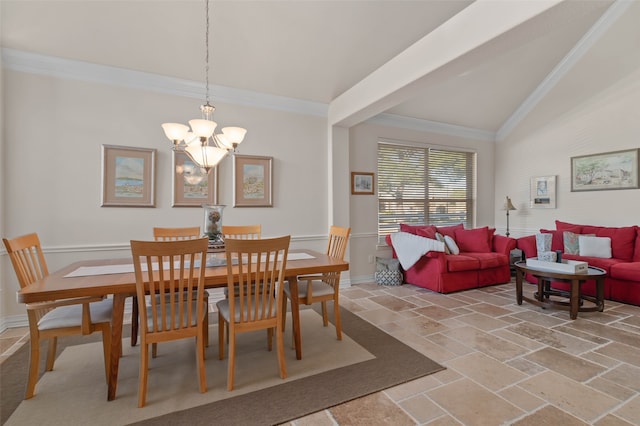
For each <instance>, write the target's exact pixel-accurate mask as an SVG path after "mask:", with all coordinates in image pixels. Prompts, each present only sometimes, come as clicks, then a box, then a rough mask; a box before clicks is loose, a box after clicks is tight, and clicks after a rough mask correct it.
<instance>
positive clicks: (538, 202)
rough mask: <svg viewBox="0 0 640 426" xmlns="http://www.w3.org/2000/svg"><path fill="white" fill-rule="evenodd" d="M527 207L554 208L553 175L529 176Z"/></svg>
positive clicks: (554, 180)
mask: <svg viewBox="0 0 640 426" xmlns="http://www.w3.org/2000/svg"><path fill="white" fill-rule="evenodd" d="M529 207H531V208H532V209H555V208H556V177H555V176H536V177H532V178H531V186H530V189H529Z"/></svg>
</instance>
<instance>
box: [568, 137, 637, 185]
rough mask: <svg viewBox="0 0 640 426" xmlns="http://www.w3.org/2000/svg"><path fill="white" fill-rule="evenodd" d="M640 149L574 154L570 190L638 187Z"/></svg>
mask: <svg viewBox="0 0 640 426" xmlns="http://www.w3.org/2000/svg"><path fill="white" fill-rule="evenodd" d="M638 151H640V148H634V149H627V150H624V151H614V152H605V153H602V154H592V155H581V156H578V157H571V191H572V192H578V191H603V190H611V189H637V188H638V169H639V167H638Z"/></svg>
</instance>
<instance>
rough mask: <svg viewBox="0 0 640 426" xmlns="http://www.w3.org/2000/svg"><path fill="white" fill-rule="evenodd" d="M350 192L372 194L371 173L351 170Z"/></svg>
mask: <svg viewBox="0 0 640 426" xmlns="http://www.w3.org/2000/svg"><path fill="white" fill-rule="evenodd" d="M351 193H352V194H355V195H358V194H365V195H372V194H373V173H368V172H351Z"/></svg>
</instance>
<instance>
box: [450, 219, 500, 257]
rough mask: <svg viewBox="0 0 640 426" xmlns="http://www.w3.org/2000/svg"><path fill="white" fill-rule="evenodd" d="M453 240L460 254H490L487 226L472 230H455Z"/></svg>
mask: <svg viewBox="0 0 640 426" xmlns="http://www.w3.org/2000/svg"><path fill="white" fill-rule="evenodd" d="M454 239H455V241H456V243H457V244H458V247H460V251H461V252H477V253H490V252H491V245H490V244H489V227H488V226H485V227H484V228H474V229H456V230H455V238H454Z"/></svg>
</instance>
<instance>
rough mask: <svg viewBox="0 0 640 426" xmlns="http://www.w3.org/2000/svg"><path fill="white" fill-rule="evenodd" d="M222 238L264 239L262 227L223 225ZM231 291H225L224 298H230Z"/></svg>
mask: <svg viewBox="0 0 640 426" xmlns="http://www.w3.org/2000/svg"><path fill="white" fill-rule="evenodd" d="M222 237H223V238H224V239H225V240H227V239H232V238H233V239H235V240H259V239H260V238H262V225H222ZM228 291H229V289H227V288H225V289H224V297H225V298H227V297H229V295H228Z"/></svg>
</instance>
